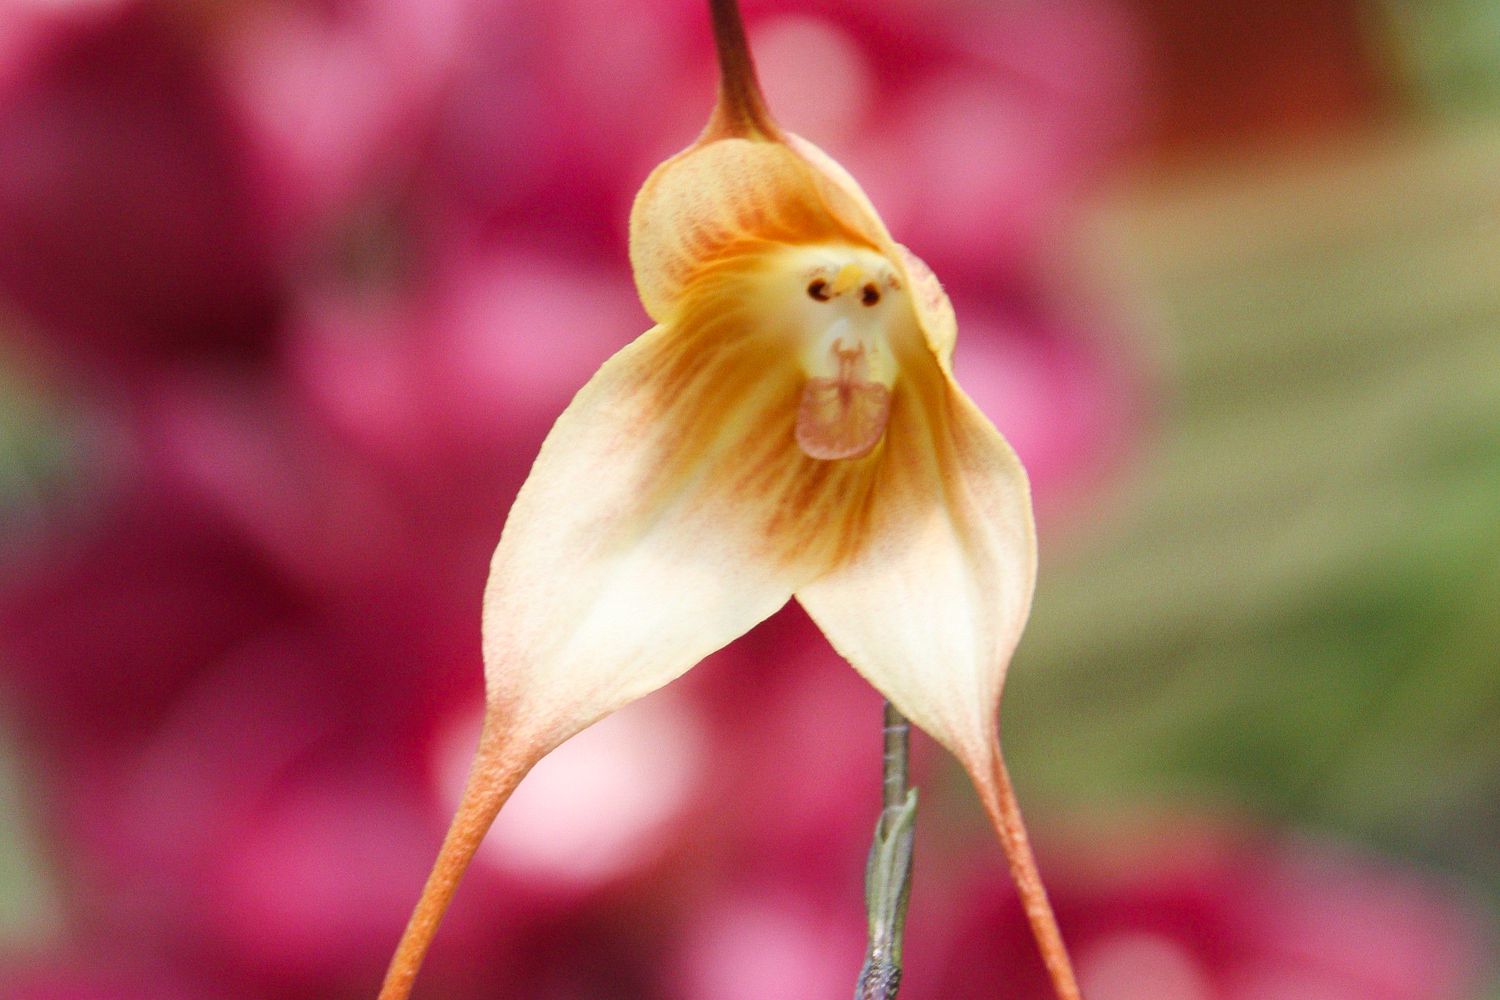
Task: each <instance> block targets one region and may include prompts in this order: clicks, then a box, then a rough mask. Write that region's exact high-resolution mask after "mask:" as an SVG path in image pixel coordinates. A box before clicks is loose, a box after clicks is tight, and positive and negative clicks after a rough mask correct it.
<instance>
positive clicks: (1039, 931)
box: [980, 752, 1083, 1000]
mask: <svg viewBox="0 0 1500 1000" xmlns="http://www.w3.org/2000/svg"><path fill="white" fill-rule="evenodd" d="M992 779H993V780H992V781H990V782H987V783H986V784H985V785H984V786H982V787H981V788H980V792H981V797H982V798H983V799H984V809H985V812H986V813H988V814H989V817H990V822H991V823H992V824H994V827H995V833H996V834H998V835H999V837H1000V843H1001V844H1002V845H1003V846H1004V847H1005V857H1006V860H1007V861H1009V862H1010V874H1011V878H1012V879H1014V880H1015V883H1016V891H1017V892H1019V893H1020V895H1021V905H1022V906H1023V907H1024V908H1025V910H1026V919H1027V920H1028V921H1029V922H1030V923H1031V934H1032V936H1033V937H1034V938H1036V944H1037V948H1038V949H1039V950H1040V951H1041V953H1042V961H1043V962H1044V963H1046V966H1047V974H1048V975H1049V976H1051V977H1052V989H1053V991H1054V992H1055V993H1056V994H1057V997H1058V1000H1083V994H1082V993H1080V992H1079V990H1078V979H1077V977H1076V976H1075V975H1074V974H1073V962H1072V960H1071V959H1070V958H1069V957H1068V948H1067V945H1065V944H1064V943H1063V938H1062V931H1060V930H1059V929H1058V926H1057V917H1056V916H1055V915H1054V914H1053V912H1052V903H1051V902H1050V901H1049V900H1048V899H1047V889H1046V887H1045V886H1044V885H1042V875H1041V872H1040V871H1038V869H1037V866H1036V855H1035V854H1033V853H1032V851H1031V839H1030V838H1029V837H1028V836H1027V835H1026V823H1025V822H1024V821H1023V820H1022V819H1021V806H1020V804H1019V803H1018V802H1017V801H1016V791H1015V788H1014V787H1012V785H1011V783H1010V772H1009V771H1008V770H1006V767H1005V758H1004V757H1003V756H1001V755H1000V754H999V753H998V752H997V753H996V754H995V758H994V774H993V775H992Z"/></svg>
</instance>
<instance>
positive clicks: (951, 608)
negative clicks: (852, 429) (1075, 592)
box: [797, 356, 1036, 771]
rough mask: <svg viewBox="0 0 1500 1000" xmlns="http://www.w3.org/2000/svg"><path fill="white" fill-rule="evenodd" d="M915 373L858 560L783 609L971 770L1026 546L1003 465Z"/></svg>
mask: <svg viewBox="0 0 1500 1000" xmlns="http://www.w3.org/2000/svg"><path fill="white" fill-rule="evenodd" d="M925 362H926V363H925V365H923V364H921V362H920V361H909V362H907V363H906V364H904V365H903V371H902V376H903V378H902V382H901V385H900V391H898V392H897V394H896V398H895V400H894V402H893V405H892V414H891V418H890V423H889V427H888V430H887V440H886V447H885V457H884V461H883V462H882V463H881V465H880V467H879V469H878V471H877V472H876V474H875V482H874V483H873V485H872V487H871V498H872V499H871V502H870V504H869V507H868V509H867V511H866V515H865V521H864V535H863V537H862V539H861V542H860V546H859V548H858V549H857V550H856V551H855V552H854V553H853V554H852V555H851V557H850V558H849V559H848V560H847V561H845V562H843V563H842V564H840V565H838V566H837V567H836V568H834V569H833V570H831V571H830V572H828V573H826V574H824V575H822V576H820V577H819V578H818V579H816V580H814V581H812V582H811V583H809V584H807V585H805V586H803V587H802V588H801V589H799V590H798V592H797V599H798V601H800V602H801V604H802V605H803V607H805V608H806V609H807V611H808V613H809V614H810V615H811V616H812V618H813V620H814V621H816V622H817V624H818V626H819V627H820V628H821V629H822V630H823V633H824V634H825V635H827V636H828V639H829V641H830V642H832V643H833V645H834V648H836V649H837V650H838V651H839V652H840V653H841V654H842V655H843V656H844V657H845V658H846V659H848V660H849V662H850V663H852V664H853V665H854V667H855V669H857V670H859V671H860V673H862V674H863V675H864V676H865V677H866V678H867V679H868V680H869V681H870V683H871V684H873V685H874V686H875V687H876V688H878V689H879V690H880V691H881V693H882V694H884V695H885V696H886V697H887V698H889V699H890V700H891V702H892V703H893V704H894V705H895V706H896V707H897V708H899V709H900V710H901V712H902V713H903V714H904V715H906V716H907V717H908V718H910V719H911V720H912V721H913V722H914V723H916V724H917V725H918V726H919V727H921V728H922V729H923V730H924V731H926V732H927V733H928V735H930V736H932V737H933V738H934V739H936V740H938V742H940V743H942V744H943V745H944V746H945V747H947V748H948V749H949V750H950V751H951V752H952V753H953V754H954V755H955V756H956V757H958V759H959V760H960V761H962V762H963V763H964V764H965V766H966V767H969V769H970V770H971V771H976V770H980V769H983V768H986V767H988V766H989V763H990V761H991V759H992V758H993V756H994V753H995V750H994V747H995V745H996V722H995V719H996V712H997V708H998V705H999V700H1000V689H1001V685H1002V684H1003V682H1004V680H1005V671H1006V667H1007V665H1008V664H1009V662H1010V657H1011V653H1012V652H1013V651H1014V649H1015V647H1016V643H1017V642H1019V640H1020V637H1021V630H1022V628H1023V627H1024V625H1025V622H1026V616H1027V614H1028V612H1029V610H1030V606H1031V594H1032V588H1033V585H1034V581H1035V578H1036V538H1035V533H1034V529H1033V527H1032V518H1031V500H1030V491H1029V489H1028V486H1027V482H1026V473H1025V472H1024V470H1023V469H1022V468H1021V464H1020V461H1019V460H1018V459H1017V458H1016V456H1015V453H1014V452H1013V451H1012V450H1011V449H1010V446H1009V445H1008V444H1006V442H1005V439H1004V438H1002V437H1001V436H1000V434H999V432H998V431H996V430H995V429H994V427H993V426H991V424H990V423H989V421H988V420H987V419H986V418H985V417H984V415H983V414H982V413H980V412H979V409H978V408H977V407H976V406H975V405H974V404H973V402H971V401H970V400H969V398H968V397H967V396H965V395H964V393H963V392H962V390H960V389H959V388H958V387H957V385H955V384H954V383H953V382H952V381H951V380H950V379H949V378H948V377H947V375H946V373H944V372H942V371H941V370H940V369H939V367H938V365H937V364H936V363H935V361H934V359H932V358H931V357H930V356H929V357H927V358H926V359H925ZM914 369H915V370H914ZM923 369H925V370H923Z"/></svg>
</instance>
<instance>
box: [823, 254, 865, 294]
mask: <svg viewBox="0 0 1500 1000" xmlns="http://www.w3.org/2000/svg"><path fill="white" fill-rule="evenodd" d="M863 277H864V270H863V269H861V268H860V266H859V265H858V264H855V263H853V262H850V263H848V264H845V265H844V266H843V267H841V268H839V273H838V274H835V275H834V276H833V283H832V285H831V286H830V287H831V289H832V291H833V294H835V295H843V294H844V293H845V292H847V291H848V290H849V289H851V288H853V287H854V286H855V285H857V284H859V279H860V278H863Z"/></svg>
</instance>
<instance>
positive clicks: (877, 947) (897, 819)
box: [854, 702, 917, 1000]
mask: <svg viewBox="0 0 1500 1000" xmlns="http://www.w3.org/2000/svg"><path fill="white" fill-rule="evenodd" d="M884 737H885V752H884V754H883V756H882V770H883V775H884V778H883V782H882V785H881V792H882V794H881V805H882V808H881V810H880V819H879V820H877V821H876V823H875V839H874V842H873V843H872V844H871V845H870V857H869V860H868V862H867V863H866V865H865V907H866V909H867V911H868V913H869V923H870V945H869V950H868V951H867V952H866V954H865V965H864V968H863V969H861V970H860V973H859V985H858V986H857V987H855V990H854V1000H893V998H894V997H895V996H896V991H897V990H898V989H899V988H900V987H901V938H902V934H903V932H904V931H905V929H906V904H907V900H908V898H909V897H910V895H911V859H912V840H913V837H914V836H915V833H916V815H917V792H916V789H914V788H912V789H909V788H907V786H906V782H907V772H908V763H907V759H908V754H909V747H910V744H911V723H909V722H907V721H906V717H905V716H903V715H902V714H901V713H900V712H898V711H896V708H895V706H893V705H892V704H891V703H890V702H886V705H885V728H884Z"/></svg>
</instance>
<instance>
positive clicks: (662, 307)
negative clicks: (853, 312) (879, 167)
mask: <svg viewBox="0 0 1500 1000" xmlns="http://www.w3.org/2000/svg"><path fill="white" fill-rule="evenodd" d="M829 197H836V198H840V199H842V198H844V196H843V195H841V194H840V193H839V192H838V189H837V188H835V187H834V186H832V185H831V182H830V181H829V180H828V179H827V178H826V177H825V176H824V175H823V174H821V173H820V172H819V171H817V170H816V169H814V168H813V167H812V166H811V165H810V164H809V163H808V161H807V160H806V159H804V158H803V157H801V156H799V155H798V154H797V153H796V152H794V151H793V150H792V149H791V148H790V147H788V146H786V145H785V144H783V143H781V142H772V141H767V140H762V139H746V138H738V137H730V138H721V139H712V140H708V141H702V142H699V143H698V144H696V145H694V146H691V147H689V148H688V149H687V150H685V151H683V152H681V153H679V154H677V155H676V156H674V157H672V158H671V159H670V160H668V161H666V162H665V163H663V164H662V165H661V166H659V167H657V168H656V169H655V170H654V171H652V172H651V176H650V177H648V178H646V183H645V185H644V186H643V187H642V188H641V193H640V194H639V195H638V196H637V197H636V200H635V205H634V207H633V208H632V209H631V213H630V264H631V268H632V269H633V270H634V272H635V282H636V289H637V291H639V292H640V296H641V302H642V304H644V305H645V307H646V312H647V313H649V314H650V315H651V318H652V319H654V320H656V321H657V322H659V323H665V322H670V321H671V317H672V310H673V307H674V305H675V304H676V303H677V301H678V300H679V299H680V298H681V296H682V293H683V291H684V289H685V288H686V287H687V284H688V282H689V281H690V280H692V278H693V277H694V276H695V275H697V274H699V273H700V272H701V271H702V269H703V268H704V267H705V266H709V265H711V264H713V263H715V262H717V261H722V260H723V259H724V258H725V257H726V256H728V255H733V254H735V253H739V252H743V249H744V248H745V247H747V246H751V247H753V246H757V245H764V244H768V243H780V244H792V243H801V244H807V243H830V242H836V243H848V244H854V245H859V246H867V247H876V246H879V245H880V244H881V242H882V238H883V237H884V227H883V226H881V225H880V223H879V222H878V221H877V220H875V218H874V215H873V212H871V213H864V212H861V211H855V210H853V209H851V208H848V206H846V211H845V212H844V213H843V214H842V215H840V214H836V213H835V212H834V211H832V210H831V209H830V206H829V204H828V202H827V199H828V198H829ZM850 204H851V205H852V202H851V203H850ZM885 238H886V239H888V237H885Z"/></svg>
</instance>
